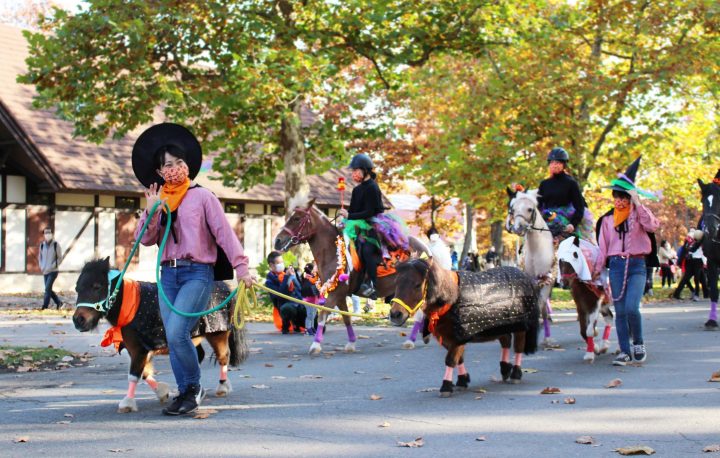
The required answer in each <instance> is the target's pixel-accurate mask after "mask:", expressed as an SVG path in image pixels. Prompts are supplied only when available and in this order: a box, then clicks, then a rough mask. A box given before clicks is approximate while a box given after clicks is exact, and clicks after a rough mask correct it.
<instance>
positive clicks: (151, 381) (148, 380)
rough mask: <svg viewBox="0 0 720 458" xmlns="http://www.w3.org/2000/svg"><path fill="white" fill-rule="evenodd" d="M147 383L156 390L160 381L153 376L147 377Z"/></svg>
mask: <svg viewBox="0 0 720 458" xmlns="http://www.w3.org/2000/svg"><path fill="white" fill-rule="evenodd" d="M145 383H147V384H148V386H149V387H150V388H152V390H153V391H156V390H157V386H158V382H157V381H155V379H154V378H152V377H148V378H146V379H145Z"/></svg>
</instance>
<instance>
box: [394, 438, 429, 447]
mask: <svg viewBox="0 0 720 458" xmlns="http://www.w3.org/2000/svg"><path fill="white" fill-rule="evenodd" d="M397 445H398V447H410V448H418V447H422V446H423V445H425V442H424V441H423V438H422V437H418V438H417V439H415V440H414V441H410V442H398V443H397Z"/></svg>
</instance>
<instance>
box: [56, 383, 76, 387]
mask: <svg viewBox="0 0 720 458" xmlns="http://www.w3.org/2000/svg"><path fill="white" fill-rule="evenodd" d="M73 384H74V383H73V382H67V383H62V384H60V385H58V388H70V387H71V386H73Z"/></svg>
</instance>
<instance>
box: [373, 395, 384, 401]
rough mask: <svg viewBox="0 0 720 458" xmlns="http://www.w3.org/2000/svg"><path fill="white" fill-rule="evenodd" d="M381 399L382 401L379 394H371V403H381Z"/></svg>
mask: <svg viewBox="0 0 720 458" xmlns="http://www.w3.org/2000/svg"><path fill="white" fill-rule="evenodd" d="M380 399H382V396H380V395H379V394H371V395H370V400H371V401H379V400H380Z"/></svg>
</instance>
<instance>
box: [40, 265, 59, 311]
mask: <svg viewBox="0 0 720 458" xmlns="http://www.w3.org/2000/svg"><path fill="white" fill-rule="evenodd" d="M57 276H58V272H57V270H56V271H55V272H50V273H49V274H44V275H43V280H45V298H44V299H43V306H42V308H44V309H46V308H48V305H50V298H52V300H53V301H55V305H57V307H58V308H60V305H61V304H62V302H60V298H59V297H58V295H57V294H55V292H54V291H53V290H52V287H53V283H55V279H57Z"/></svg>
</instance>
